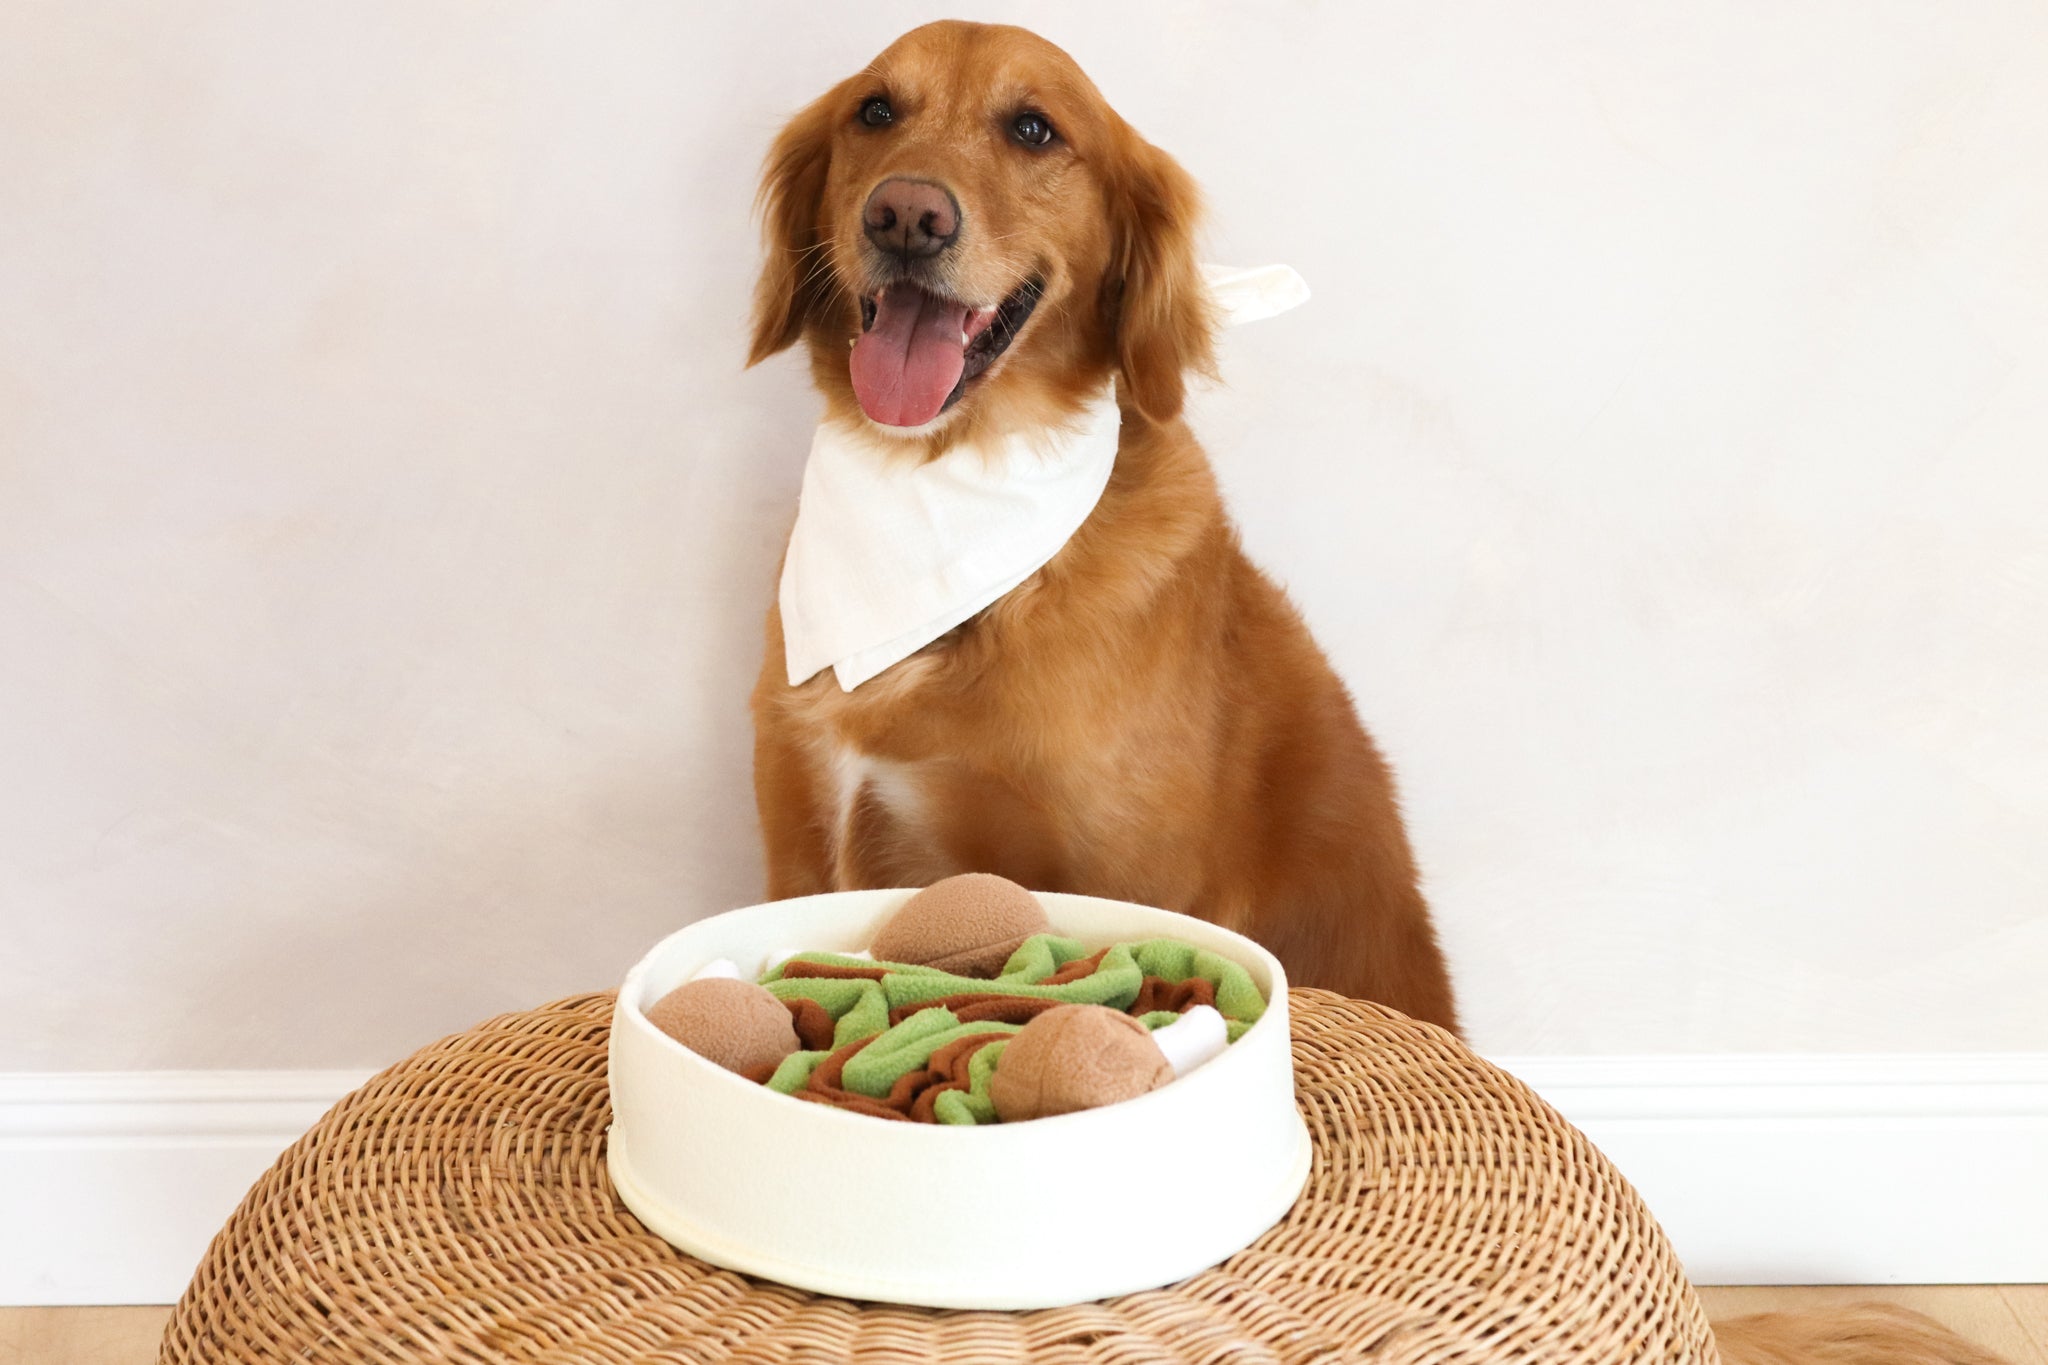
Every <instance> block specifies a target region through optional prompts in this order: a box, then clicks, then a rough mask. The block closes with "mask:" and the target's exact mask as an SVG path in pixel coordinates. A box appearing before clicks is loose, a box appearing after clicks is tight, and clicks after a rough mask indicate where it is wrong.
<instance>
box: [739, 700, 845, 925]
mask: <svg viewBox="0 0 2048 1365" xmlns="http://www.w3.org/2000/svg"><path fill="white" fill-rule="evenodd" d="M787 725H788V722H787V721H786V720H780V719H778V718H771V717H769V716H766V715H760V714H757V715H756V716H755V720H754V804H755V805H756V807H758V808H759V810H760V813H761V840H762V843H763V845H764V852H765V853H766V855H767V864H768V899H769V900H786V899H788V898H789V897H791V896H810V895H815V894H817V893H818V892H821V891H831V890H834V889H835V887H834V885H833V880H832V838H831V835H832V820H833V814H832V809H831V803H830V797H829V793H828V792H827V791H826V790H825V787H824V783H823V781H822V779H821V776H820V775H819V774H818V773H817V772H816V771H815V768H814V765H813V764H812V762H811V761H810V757H809V755H808V754H807V753H806V746H805V745H803V744H802V743H801V742H800V741H799V739H798V737H797V736H796V735H794V734H792V733H791V732H790V730H789V729H788V728H787Z"/></svg>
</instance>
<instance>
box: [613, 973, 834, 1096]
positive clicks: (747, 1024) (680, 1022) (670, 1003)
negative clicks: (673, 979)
mask: <svg viewBox="0 0 2048 1365" xmlns="http://www.w3.org/2000/svg"><path fill="white" fill-rule="evenodd" d="M647 1021H648V1022H649V1023H651V1024H653V1025H654V1026H655V1027H656V1028H658V1029H660V1030H661V1031H662V1032H663V1033H666V1034H667V1035H668V1036H669V1037H671V1038H673V1039H675V1040H676V1041H677V1042H679V1043H681V1044H682V1045H683V1046H684V1047H686V1048H688V1049H690V1051H692V1052H694V1053H696V1054H697V1055H698V1056H700V1057H702V1058H704V1059H705V1060H707V1061H712V1062H716V1063H717V1064H718V1065H720V1066H722V1067H724V1068H725V1069H726V1070H727V1071H739V1072H748V1071H753V1070H755V1069H756V1068H758V1067H762V1066H774V1065H776V1064H777V1063H779V1062H781V1060H782V1059H783V1058H784V1057H787V1056H788V1055H789V1054H790V1053H792V1052H795V1051H796V1050H797V1048H798V1046H799V1043H798V1041H797V1036H796V1025H795V1024H794V1023H792V1022H791V1020H790V1015H789V1007H788V1006H787V1005H784V1004H783V1003H782V1002H781V1001H780V1000H778V999H776V998H775V996H774V995H772V994H771V993H770V992H769V990H768V988H767V987H766V986H757V985H755V984H754V983H753V982H751V981H742V980H739V979H737V978H734V977H729V976H707V977H702V978H700V979H698V980H696V981H685V982H684V983H683V984H682V985H680V986H678V987H676V988H675V989H674V990H672V991H670V992H669V993H668V994H667V995H664V996H663V997H661V999H659V1000H657V1001H655V1002H654V1003H653V1004H652V1005H649V1006H648V1007H647Z"/></svg>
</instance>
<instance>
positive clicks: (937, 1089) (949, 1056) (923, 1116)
mask: <svg viewBox="0 0 2048 1365" xmlns="http://www.w3.org/2000/svg"><path fill="white" fill-rule="evenodd" d="M1009 1036H1010V1035H1009V1034H1007V1033H970V1034H968V1035H967V1036H966V1037H965V1038H956V1039H954V1040H953V1041H952V1042H950V1043H948V1044H946V1045H945V1046H944V1047H942V1048H940V1049H939V1050H938V1051H937V1052H934V1053H933V1054H932V1060H931V1065H930V1066H929V1067H927V1068H926V1070H925V1074H926V1075H928V1076H932V1077H935V1078H939V1080H938V1084H936V1085H929V1086H926V1087H925V1088H924V1089H923V1090H921V1091H919V1092H918V1096H917V1099H916V1101H915V1102H914V1103H913V1104H912V1105H911V1106H910V1117H911V1118H913V1119H915V1120H916V1121H917V1122H919V1123H937V1122H938V1121H939V1117H938V1113H937V1110H936V1107H935V1106H937V1104H938V1102H939V1096H941V1095H943V1094H945V1093H946V1092H947V1091H948V1090H967V1089H970V1088H971V1086H972V1081H971V1080H970V1078H969V1076H968V1074H967V1064H968V1063H969V1062H971V1061H973V1060H974V1054H975V1053H977V1052H979V1051H981V1050H982V1049H983V1048H985V1047H987V1046H988V1045H989V1044H990V1043H993V1042H997V1041H999V1040H1001V1039H1004V1038H1007V1037H1009Z"/></svg>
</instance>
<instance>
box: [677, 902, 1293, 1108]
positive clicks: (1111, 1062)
mask: <svg viewBox="0 0 2048 1365" xmlns="http://www.w3.org/2000/svg"><path fill="white" fill-rule="evenodd" d="M1049 928H1050V926H1049V924H1048V923H1047V920H1046V916H1045V911H1044V909H1043V907H1041V906H1040V905H1039V904H1038V900H1037V897H1035V896H1033V895H1032V894H1031V893H1030V892H1028V891H1026V890H1024V888H1022V887H1020V886H1018V885H1016V884H1015V883H1014V882H1009V881H1006V880H1004V879H1003V878H1001V877H994V876H989V875H986V874H981V873H972V874H968V875H966V876H962V877H953V878H948V879H947V880H945V881H942V882H936V883H934V884H933V885H931V886H928V887H926V888H925V889H924V890H922V891H920V892H918V893H917V894H916V895H914V896H912V897H911V898H910V899H909V900H908V901H906V902H904V904H903V906H902V907H901V908H900V909H899V910H898V911H897V912H896V914H895V915H894V916H892V917H891V918H890V919H889V920H888V921H887V922H885V923H884V924H883V925H882V926H881V927H880V928H879V929H878V930H877V932H876V934H875V937H874V942H873V944H872V946H871V948H870V949H869V950H867V951H865V952H862V953H859V954H850V953H820V952H804V953H796V954H793V955H789V956H787V957H786V958H783V959H779V960H771V962H770V963H769V965H768V967H767V969H766V970H765V971H764V972H763V973H762V976H761V980H760V981H759V982H758V983H756V982H753V981H747V980H744V979H742V978H741V975H740V972H739V969H738V967H736V966H735V965H734V964H733V963H731V962H726V961H719V962H714V963H711V964H710V965H708V966H707V967H705V968H704V969H703V970H702V971H700V972H699V973H698V975H697V978H696V979H694V980H691V981H689V982H685V983H684V984H683V985H681V986H678V987H677V988H676V989H675V990H673V991H671V992H669V993H668V994H667V995H665V996H663V997H661V999H659V1000H657V1001H656V1002H655V1003H654V1004H653V1005H652V1006H650V1007H649V1009H648V1011H647V1017H648V1019H649V1021H650V1022H652V1023H654V1025H655V1026H656V1027H657V1028H659V1029H661V1030H662V1031H663V1032H664V1033H667V1034H668V1035H669V1036H670V1037H672V1038H674V1039H675V1040H676V1041H678V1042H680V1043H681V1044H682V1045H683V1046H685V1047H687V1048H689V1049H690V1050H692V1051H694V1052H698V1053H700V1054H702V1055H703V1056H704V1057H706V1058H707V1059H709V1060H711V1061H713V1062H716V1063H717V1064H718V1065H720V1066H723V1067H725V1068H726V1069H728V1070H731V1071H736V1072H738V1073H740V1074H741V1075H743V1076H746V1077H748V1078H749V1079H751V1080H755V1081H759V1082H761V1083H763V1084H765V1085H767V1086H768V1087H769V1088H770V1089H772V1090H776V1091H779V1092H780V1093H782V1094H785V1095H789V1096H791V1097H792V1098H795V1099H799V1100H805V1101H809V1102H811V1103H817V1104H829V1105H832V1106H834V1107H836V1108H841V1109H851V1110H853V1111H854V1112H856V1113H862V1114H869V1115H872V1116H874V1117H876V1118H884V1119H892V1120H898V1121H901V1120H906V1119H907V1120H910V1121H913V1122H924V1123H949V1124H977V1123H1016V1122H1022V1121H1025V1120H1029V1119H1036V1118H1046V1117H1051V1116H1053V1115H1056V1114H1065V1113H1072V1112H1075V1111H1077V1110H1081V1109H1090V1108H1095V1107H1098V1106H1101V1105H1105V1104H1114V1103H1117V1102H1119V1101H1122V1100H1127V1099H1135V1098H1137V1097H1138V1096H1140V1095H1143V1094H1146V1093H1147V1092H1149V1091H1151V1090H1154V1089H1157V1088H1158V1087H1159V1086H1161V1085H1165V1084H1167V1083H1168V1082H1170V1081H1172V1080H1173V1079H1174V1078H1176V1077H1177V1076H1183V1075H1186V1074H1187V1073H1188V1072H1189V1071H1192V1070H1194V1069H1195V1068H1196V1067H1198V1066H1200V1065H1202V1064H1203V1063H1204V1062H1207V1061H1209V1060H1210V1059H1211V1058H1213V1057H1215V1056H1216V1055H1218V1054H1219V1053H1221V1052H1222V1051H1223V1050H1224V1048H1226V1047H1227V1046H1228V1045H1229V1044H1230V1043H1231V1042H1234V1041H1235V1040H1236V1039H1237V1037H1238V1036H1239V1035H1240V1034H1242V1033H1243V1032H1244V1030H1246V1029H1248V1028H1250V1027H1251V1026H1252V1025H1253V1024H1254V1023H1256V1022H1257V1021H1258V1019H1259V1017H1260V1016H1261V1015H1262V1014H1263V1013H1264V1012H1265V1008H1266V1001H1265V997H1264V996H1262V995H1261V994H1260V993H1259V989H1258V987H1257V986H1256V985H1255V984H1254V983H1253V981H1252V979H1251V976H1250V974H1249V973H1248V972H1246V971H1245V969H1244V968H1243V967H1242V966H1240V965H1238V964H1237V963H1236V962H1233V961H1231V960H1230V959H1228V958H1225V957H1223V956H1221V955H1219V954H1216V953H1211V952H1208V951H1207V950H1205V949H1200V948H1197V947H1195V946H1194V945H1193V944H1190V943H1184V942H1181V941H1180V940H1177V939H1151V940H1146V941H1143V942H1137V943H1117V944H1112V945H1110V946H1109V947H1107V948H1102V949H1099V950H1097V951H1095V952H1092V953H1091V952H1089V951H1088V950H1087V949H1086V948H1085V947H1084V946H1083V945H1081V944H1080V943H1078V942H1076V941H1075V940H1073V939H1067V938H1062V937H1060V936H1059V935H1057V934H1054V933H1051V932H1049Z"/></svg>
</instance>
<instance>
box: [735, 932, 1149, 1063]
mask: <svg viewBox="0 0 2048 1365" xmlns="http://www.w3.org/2000/svg"><path fill="white" fill-rule="evenodd" d="M1034 945H1035V947H1034ZM1027 954H1028V955H1029V956H1028V957H1027V956H1026V955H1027ZM1085 956H1087V954H1086V953H1085V952H1083V951H1082V950H1081V945H1080V944H1078V943H1075V942H1074V941H1073V940H1072V939H1059V938H1055V937H1053V936H1052V935H1051V934H1041V935H1039V936H1038V937H1037V938H1035V939H1031V940H1028V941H1027V942H1026V943H1025V944H1024V946H1023V947H1020V948H1019V949H1018V950H1017V952H1016V953H1014V954H1012V955H1011V958H1010V961H1011V963H1013V964H1017V963H1019V960H1020V959H1024V960H1023V961H1022V963H1021V965H1022V967H1023V970H1020V971H1017V972H1006V973H1005V974H1004V975H1002V976H999V977H997V978H996V979H995V980H993V981H988V980H984V979H982V978H980V977H974V976H954V975H953V974H952V973H951V972H941V971H935V970H933V969H932V968H930V967H902V966H899V965H897V964H896V963H893V962H860V963H858V964H857V965H859V966H862V967H884V968H886V969H887V970H888V973H889V974H888V975H887V976H886V977H884V978H882V979H881V980H880V981H875V980H872V979H870V978H866V977H835V976H783V975H782V966H781V965H778V966H777V967H776V969H775V970H774V971H773V972H771V973H769V976H768V979H767V980H766V981H765V983H764V984H766V986H767V987H768V989H769V991H770V992H771V993H773V994H774V996H775V998H776V999H778V1000H788V999H790V998H792V997H802V998H803V999H806V1000H815V1001H817V1002H818V1003H819V1004H820V1005H822V1006H824V1008H825V1012H826V1013H827V1014H829V1015H831V1016H832V1017H833V1019H834V1020H836V1021H837V1025H836V1027H835V1028H834V1029H833V1032H832V1041H833V1044H834V1046H837V1047H844V1046H846V1044H848V1043H850V1042H853V1041H855V1040H856V1039H860V1038H865V1037H867V1036H869V1035H870V1034H874V1033H879V1032H880V1031H881V1030H882V1029H884V1028H886V1027H888V1024H889V1013H890V1011H891V1010H896V1009H901V1008H902V1007H903V1006H905V1005H919V1004H923V1003H924V1002H925V1001H927V1000H939V999H943V998H944V997H946V996H949V995H970V994H971V995H1028V996H1032V997H1035V998H1038V999H1045V1000H1058V1001H1061V1002H1063V1003H1066V1004H1073V1005H1107V1006H1109V1007H1110V1008H1111V1009H1117V1010H1121V1009H1127V1008H1129V1006H1130V1003H1131V1002H1132V1001H1133V1000H1136V999H1137V998H1138V988H1139V987H1140V986H1142V985H1143V984H1144V981H1145V973H1144V972H1142V971H1140V970H1139V969H1138V964H1137V963H1136V962H1135V961H1134V960H1133V959H1132V957H1131V950H1130V948H1129V947H1128V946H1127V945H1124V944H1118V945H1117V946H1116V947H1114V948H1111V949H1110V950H1109V952H1108V953H1106V954H1105V955H1104V956H1103V959H1102V963H1101V965H1100V966H1098V967H1097V968H1096V969H1095V970H1094V971H1093V972H1091V973H1090V974H1089V975H1087V976H1084V977H1082V978H1081V979H1080V980H1078V981H1069V982H1067V983H1066V984H1065V985H1063V986H1041V985H1038V984H1037V983H1038V982H1039V981H1041V980H1043V979H1044V978H1046V977H1048V976H1051V975H1052V974H1053V973H1054V972H1055V971H1058V970H1059V968H1060V967H1061V966H1063V965H1064V964H1066V963H1068V962H1071V961H1073V960H1074V959H1076V958H1079V957H1085ZM831 957H832V955H830V954H825V953H800V954H798V955H797V957H795V958H791V959H790V961H792V962H794V961H799V960H801V961H805V962H812V961H827V960H830V959H831ZM782 965H787V964H782ZM838 965H842V966H844V965H856V964H850V963H849V962H847V961H846V960H840V961H839V962H838Z"/></svg>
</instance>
